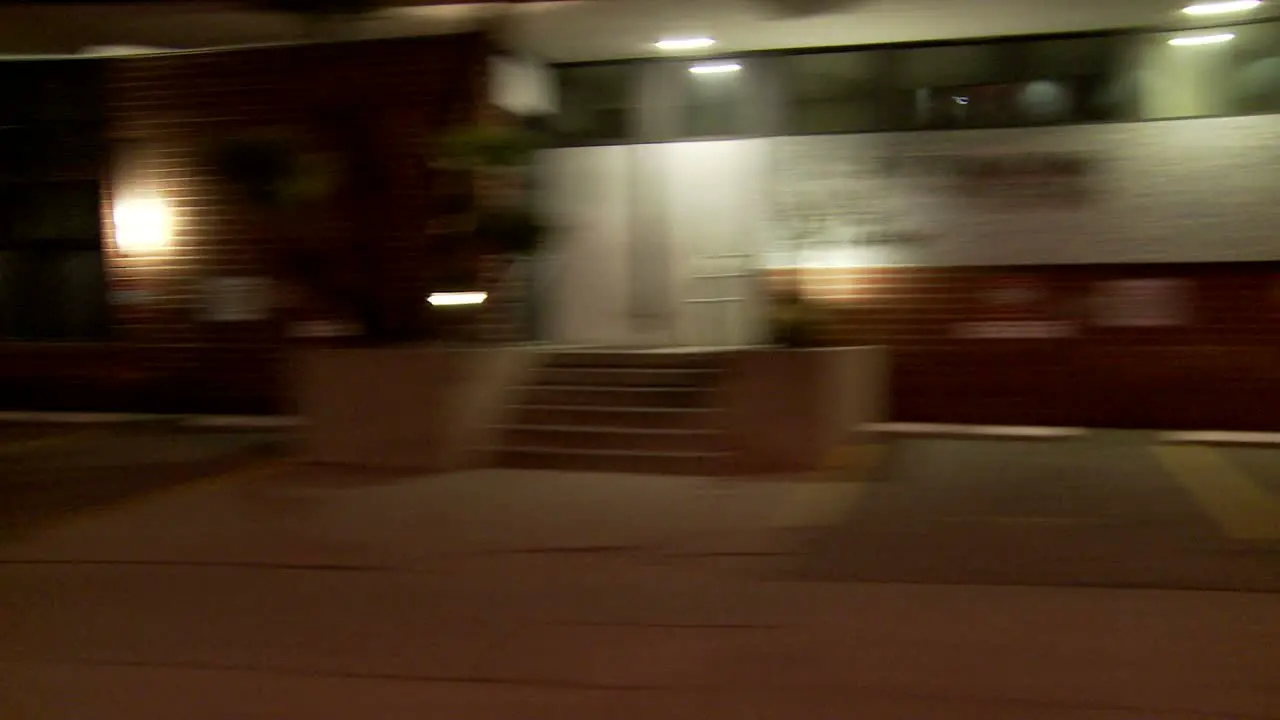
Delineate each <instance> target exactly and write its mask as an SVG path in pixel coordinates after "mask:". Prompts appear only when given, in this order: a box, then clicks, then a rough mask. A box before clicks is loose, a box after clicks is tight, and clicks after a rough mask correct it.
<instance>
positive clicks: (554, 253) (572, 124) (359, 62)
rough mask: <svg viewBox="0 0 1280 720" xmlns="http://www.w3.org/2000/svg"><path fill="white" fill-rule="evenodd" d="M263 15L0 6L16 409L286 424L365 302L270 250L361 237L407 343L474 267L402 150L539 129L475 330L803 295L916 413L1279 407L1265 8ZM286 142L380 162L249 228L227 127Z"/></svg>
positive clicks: (711, 341) (530, 331)
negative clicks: (530, 121)
mask: <svg viewBox="0 0 1280 720" xmlns="http://www.w3.org/2000/svg"><path fill="white" fill-rule="evenodd" d="M269 5H272V3H254V2H240V3H233V2H204V1H202V0H190V1H185V2H180V1H177V0H174V1H171V2H150V3H147V2H135V3H119V4H116V3H87V2H86V3H62V2H56V3H54V2H51V3H40V4H33V3H0V53H4V54H5V55H6V58H5V60H4V62H3V63H0V88H3V89H4V92H3V93H0V116H2V117H0V183H3V186H4V189H3V192H2V193H0V335H2V336H3V337H4V339H3V340H2V341H0V404H2V405H4V406H7V407H10V408H38V409H79V410H152V411H167V412H235V413H242V412H276V411H280V410H282V409H285V406H286V405H287V400H286V396H287V390H286V388H287V384H288V383H287V382H286V380H285V376H286V375H287V371H286V369H285V367H286V362H287V357H288V353H289V351H290V348H292V347H294V346H295V345H296V344H298V343H300V342H314V340H306V341H304V340H302V339H300V338H299V336H302V335H308V334H315V332H313V331H314V330H315V329H316V328H323V327H333V326H334V324H335V323H339V322H345V321H348V320H349V319H350V318H349V317H346V316H344V314H343V311H342V309H341V308H337V307H333V306H332V305H327V304H326V303H325V302H323V301H322V299H321V298H317V297H315V296H313V295H308V294H307V293H305V292H302V291H299V290H297V289H296V288H293V287H292V286H291V285H290V283H289V282H288V280H287V272H286V268H284V267H283V265H282V263H281V261H280V260H279V258H281V257H287V256H289V252H288V250H289V248H300V247H333V246H335V244H336V245H338V246H341V245H342V244H343V243H347V244H348V245H349V244H350V243H355V244H356V245H358V246H359V247H360V248H363V249H364V251H362V252H361V253H359V254H358V256H359V257H361V258H364V261H365V262H366V263H367V264H366V265H364V266H362V267H360V268H354V267H349V266H346V267H340V269H341V270H343V271H345V272H346V273H347V274H348V275H350V276H352V277H354V276H355V275H357V274H359V275H360V277H362V278H363V279H364V280H363V281H364V282H365V283H367V284H369V285H370V286H371V287H372V288H374V289H373V290H370V292H372V293H373V296H374V298H375V299H374V300H373V301H372V302H375V303H376V304H377V305H378V307H379V311H380V312H381V314H382V316H383V317H384V318H386V320H387V322H388V323H389V324H390V325H391V326H394V327H397V328H401V329H402V330H403V332H402V333H401V335H402V336H403V337H405V338H410V339H411V338H412V337H413V330H412V328H413V327H414V326H415V323H417V322H418V320H419V318H420V316H421V315H422V313H423V309H422V308H423V304H424V303H423V297H424V293H425V292H427V291H428V290H429V289H431V288H434V287H442V285H441V282H443V280H441V278H442V277H443V276H445V275H450V273H454V271H455V270H456V268H455V267H454V265H456V264H457V263H458V262H460V261H459V260H458V253H457V251H456V250H457V248H456V245H457V242H458V239H457V238H456V237H454V236H453V235H451V234H450V233H448V232H443V231H440V230H438V228H437V227H436V224H435V220H436V219H438V218H439V217H441V216H443V215H446V214H447V213H448V205H449V202H450V200H449V198H450V196H451V193H452V190H451V184H454V185H456V184H457V183H459V182H465V181H464V180H460V179H459V178H457V177H453V176H451V175H449V174H448V173H445V172H443V171H440V170H438V169H436V168H433V167H432V165H431V163H430V162H428V161H426V160H424V157H423V147H424V143H430V141H431V139H432V138H433V137H436V136H438V135H439V134H441V133H443V132H445V131H446V130H447V129H448V128H450V127H453V126H456V125H458V124H465V123H476V122H487V121H501V120H502V119H503V118H506V119H508V120H509V119H511V118H525V119H527V118H530V117H535V118H536V119H537V121H538V127H540V128H544V129H547V130H549V131H550V135H551V136H552V137H553V139H554V144H555V145H556V147H554V148H553V149H549V150H545V151H543V152H542V153H541V154H540V157H539V160H538V164H537V165H538V167H537V171H538V172H537V175H538V183H537V188H536V189H537V197H538V201H539V204H540V209H541V212H542V213H543V214H544V216H545V218H546V224H547V226H548V227H549V228H550V234H549V236H548V237H547V238H546V239H545V242H543V244H542V246H541V248H540V250H539V251H538V252H537V253H536V254H535V255H534V256H533V257H531V258H529V259H527V260H525V261H524V262H523V264H522V270H521V272H522V273H523V276H522V277H523V280H522V281H521V282H520V283H511V282H505V284H504V281H503V279H502V278H494V277H489V276H486V275H484V273H480V274H478V275H476V278H477V280H476V282H477V283H478V284H482V285H484V287H476V288H465V289H475V290H483V291H486V292H489V293H490V294H489V298H490V300H491V303H490V305H491V306H492V307H491V308H490V309H489V310H488V311H486V312H484V313H478V314H477V315H476V316H475V320H474V322H476V323H481V324H487V325H486V329H485V333H488V334H487V335H482V336H483V337H487V338H489V339H492V340H521V341H523V340H538V341H544V342H548V343H552V344H556V345H572V346H583V345H586V346H604V347H654V346H696V347H723V346H730V347H736V346H744V345H753V344H758V343H762V342H766V341H767V339H768V337H769V327H768V318H769V315H770V313H769V307H770V303H771V301H772V300H771V298H773V297H774V296H775V295H776V294H778V293H783V292H787V293H792V292H794V293H798V294H799V295H800V297H802V298H804V299H805V300H807V301H808V302H810V303H812V307H813V308H815V310H816V313H815V314H816V317H817V318H818V320H817V322H818V324H819V337H820V338H821V341H822V342H823V343H826V344H833V345H848V344H856V345H865V344H876V345H886V346H889V347H890V348H891V350H892V358H893V372H892V403H891V404H892V412H893V414H894V417H895V418H896V419H899V420H910V421H940V422H982V423H1008V424H1049V425H1071V426H1077V425H1085V426H1102V427H1170V428H1216V429H1217V428H1220V429H1262V428H1270V429H1274V428H1275V427H1276V426H1277V425H1280V234H1278V233H1277V232H1276V228H1277V220H1280V213H1278V211H1277V207H1278V206H1277V204H1276V201H1275V189H1276V188H1277V187H1280V123H1278V122H1277V117H1276V113H1280V4H1260V3H1253V2H1235V3H1219V4H1217V5H1216V6H1213V7H1202V8H1200V9H1198V10H1193V11H1191V12H1187V11H1186V9H1185V8H1184V7H1183V3H1181V2H1179V1H1178V0H1126V1H1125V2H1103V1H1101V0H1077V2H1073V3H1064V2H1059V1H1058V0H1000V1H998V2H993V1H989V0H981V1H980V0H971V1H959V0H844V1H836V0H827V1H823V2H818V1H813V0H810V1H807V2H805V1H801V0H785V1H784V0H699V1H698V2H696V3H691V2H687V1H685V2H673V1H670V0H559V1H548V2H526V3H470V4H448V3H440V2H410V1H407V0H404V1H400V2H387V3H375V4H374V5H376V6H377V7H373V8H371V9H368V11H367V12H364V13H361V14H360V15H358V16H352V17H346V18H342V19H340V20H332V19H327V20H324V21H323V22H320V23H318V24H317V23H316V22H306V21H305V19H301V18H299V17H297V15H296V14H289V13H281V12H277V11H275V10H273V9H271V8H269V7H267V6H269ZM277 5H278V3H277ZM498 20H500V22H497V21H498ZM495 119H496V120H495ZM281 129H286V130H288V131H289V132H290V133H291V134H294V135H296V136H299V137H302V138H304V139H305V141H306V142H307V143H308V147H311V148H314V149H315V150H316V151H317V152H323V151H335V150H336V151H341V152H342V153H343V156H344V157H347V158H357V159H358V160H359V162H356V163H354V165H353V167H357V166H358V167H357V169H356V171H355V172H357V173H358V176H359V177H360V178H363V179H362V180H361V181H360V182H346V183H344V184H343V185H342V187H341V188H339V189H338V190H336V191H335V194H334V195H333V197H332V198H331V201H329V202H326V203H324V204H323V205H321V206H320V207H318V208H314V209H312V210H310V211H308V212H306V213H295V214H292V215H288V216H284V215H270V216H268V215H265V214H263V213H262V212H259V211H257V210H256V209H255V208H254V207H252V206H251V205H250V204H249V203H247V202H245V201H244V199H243V198H240V197H239V196H237V195H236V194H235V193H233V192H231V191H230V190H229V189H228V187H227V186H226V183H224V182H222V181H221V179H220V177H219V176H218V174H217V173H216V172H215V168H214V167H213V163H212V161H211V160H210V143H211V142H214V141H216V140H217V139H218V138H226V137H230V136H244V135H246V134H254V133H262V132H266V131H280V130H281ZM337 275H338V276H339V277H337V278H335V279H334V280H333V282H334V283H336V284H337V285H341V284H342V279H341V276H342V275H343V273H337ZM451 277H452V275H451ZM499 309H500V310H502V312H503V313H505V314H502V316H501V317H502V318H503V320H502V321H501V322H499V320H495V317H497V315H496V314H495V313H496V312H497V310H499ZM491 311H492V312H491ZM531 316H532V317H535V318H536V319H537V321H536V322H532V323H530V322H528V321H527V318H529V317H531ZM511 318H523V319H522V320H519V321H515V320H512V319H511ZM503 323H506V325H505V326H503V327H494V326H495V325H502V324H503ZM308 329H310V330H308Z"/></svg>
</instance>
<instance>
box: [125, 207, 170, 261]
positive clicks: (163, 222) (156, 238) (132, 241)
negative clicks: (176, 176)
mask: <svg viewBox="0 0 1280 720" xmlns="http://www.w3.org/2000/svg"><path fill="white" fill-rule="evenodd" d="M112 215H113V216H114V219H115V225H116V233H115V235H116V247H117V248H119V250H120V252H122V253H124V254H126V255H150V254H154V253H158V252H162V251H163V250H164V249H165V248H167V247H168V246H169V240H170V237H171V235H172V233H173V218H172V216H171V214H170V212H169V207H168V206H167V205H165V202H164V201H163V200H161V199H160V198H155V197H144V198H132V199H126V200H121V201H119V202H117V203H116V204H115V208H114V211H113V213H112Z"/></svg>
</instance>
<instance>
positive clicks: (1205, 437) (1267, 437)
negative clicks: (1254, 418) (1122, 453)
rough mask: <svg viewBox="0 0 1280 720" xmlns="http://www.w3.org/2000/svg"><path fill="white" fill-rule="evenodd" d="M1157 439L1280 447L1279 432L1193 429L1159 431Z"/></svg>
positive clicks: (1168, 443)
mask: <svg viewBox="0 0 1280 720" xmlns="http://www.w3.org/2000/svg"><path fill="white" fill-rule="evenodd" d="M1159 441H1160V443H1162V444H1165V445H1221V446H1230V447H1280V433H1264V432H1225V431H1219V430H1193V431H1186V432H1166V433H1161V434H1160V436H1159Z"/></svg>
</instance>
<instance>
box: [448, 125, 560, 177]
mask: <svg viewBox="0 0 1280 720" xmlns="http://www.w3.org/2000/svg"><path fill="white" fill-rule="evenodd" d="M542 146H543V145H542V140H541V138H540V137H539V136H538V135H537V134H535V133H532V132H529V131H528V130H525V129H523V128H518V127H503V126H496V125H470V126H465V127H460V128H455V129H454V130H451V131H450V132H448V133H446V134H445V136H444V138H443V139H442V140H440V141H438V142H436V143H433V144H432V145H431V147H430V148H429V154H430V156H431V157H432V158H433V160H434V162H435V163H436V164H437V165H439V166H442V167H446V168H452V169H458V170H481V169H486V168H488V169H494V168H511V167H521V166H526V165H530V164H532V162H533V157H534V154H535V153H536V152H537V151H538V150H539V149H540V148H541V147H542Z"/></svg>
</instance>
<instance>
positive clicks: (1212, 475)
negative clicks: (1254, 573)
mask: <svg viewBox="0 0 1280 720" xmlns="http://www.w3.org/2000/svg"><path fill="white" fill-rule="evenodd" d="M1153 451H1154V452H1155V453H1156V455H1157V456H1159V458H1160V461H1161V462H1162V463H1163V464H1164V467H1165V469H1166V470H1167V471H1168V472H1169V475H1170V476H1172V477H1173V479H1174V480H1176V481H1177V482H1178V484H1179V485H1181V486H1182V487H1183V488H1185V489H1186V490H1187V492H1189V493H1190V494H1191V496H1192V497H1193V498H1195V501H1196V504H1198V505H1199V506H1200V507H1201V508H1202V509H1204V510H1205V512H1207V513H1208V514H1209V516H1210V517H1212V518H1213V519H1214V521H1216V522H1217V523H1218V526H1219V527H1220V528H1221V529H1222V532H1223V533H1224V534H1226V535H1227V536H1228V537H1231V538H1235V539H1237V540H1277V539H1280V498H1277V497H1275V496H1274V495H1271V494H1269V493H1268V492H1267V491H1266V490H1265V489H1264V488H1262V487H1260V486H1259V485H1258V484H1257V483H1255V482H1254V481H1253V480H1251V479H1250V478H1249V476H1247V475H1245V474H1244V473H1243V472H1241V471H1240V470H1239V469H1238V468H1236V466H1235V465H1233V464H1231V462H1230V461H1228V460H1227V459H1226V458H1225V457H1223V455H1222V453H1220V452H1218V451H1217V450H1214V449H1213V448H1211V447H1206V446H1202V445H1176V446H1162V447H1157V448H1154V449H1153Z"/></svg>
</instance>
